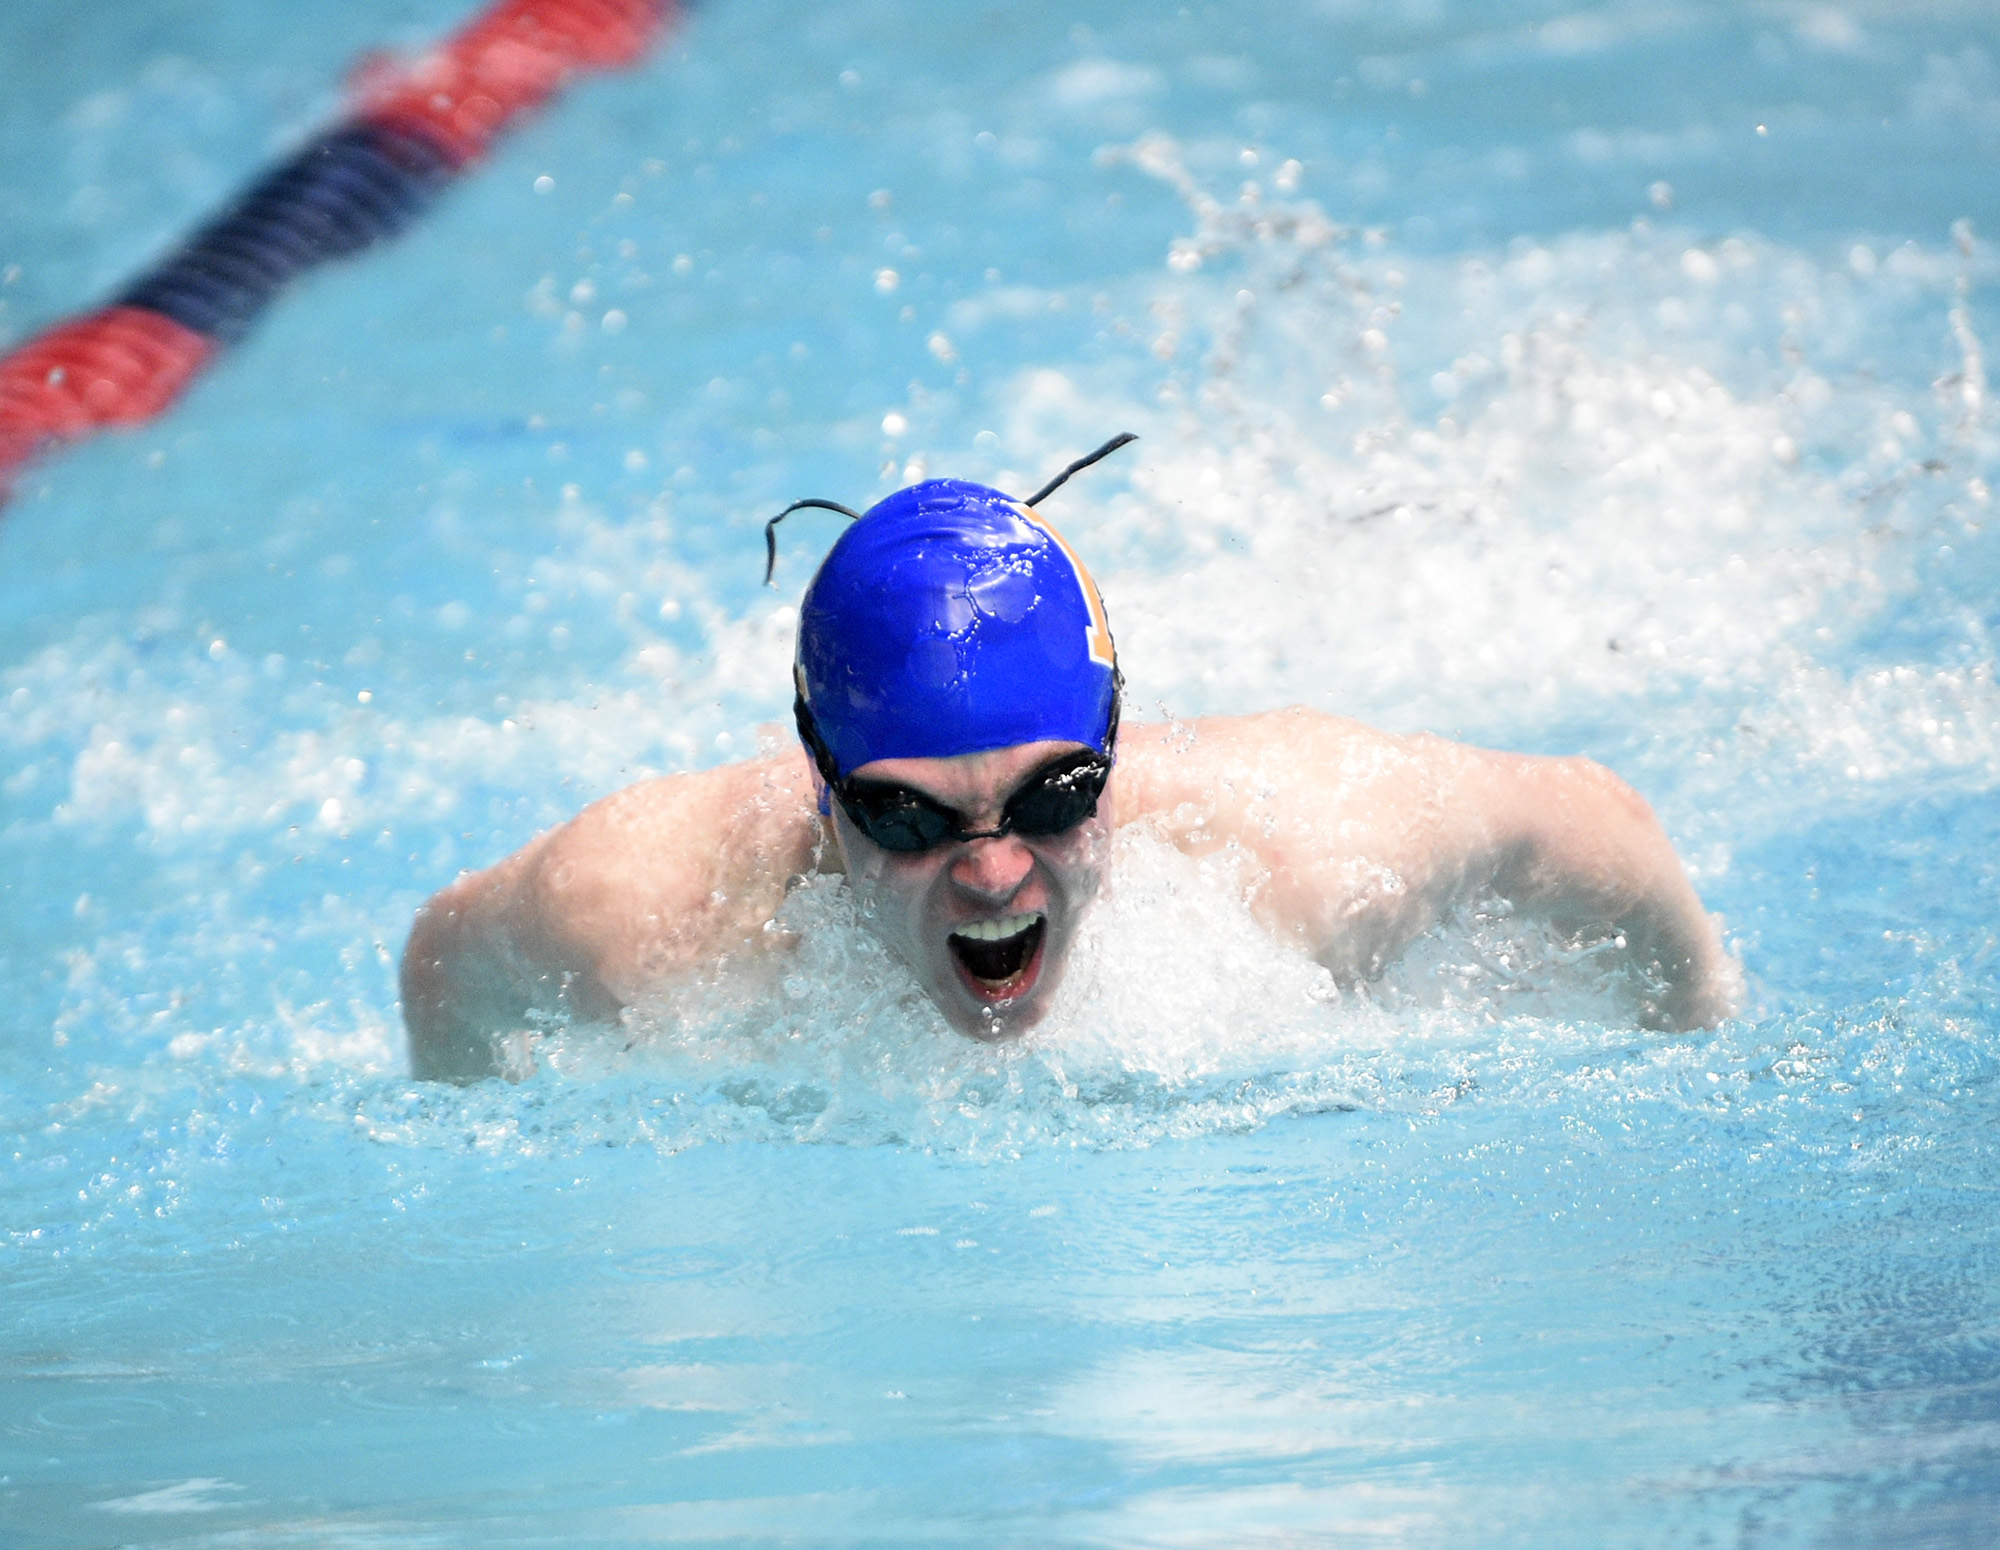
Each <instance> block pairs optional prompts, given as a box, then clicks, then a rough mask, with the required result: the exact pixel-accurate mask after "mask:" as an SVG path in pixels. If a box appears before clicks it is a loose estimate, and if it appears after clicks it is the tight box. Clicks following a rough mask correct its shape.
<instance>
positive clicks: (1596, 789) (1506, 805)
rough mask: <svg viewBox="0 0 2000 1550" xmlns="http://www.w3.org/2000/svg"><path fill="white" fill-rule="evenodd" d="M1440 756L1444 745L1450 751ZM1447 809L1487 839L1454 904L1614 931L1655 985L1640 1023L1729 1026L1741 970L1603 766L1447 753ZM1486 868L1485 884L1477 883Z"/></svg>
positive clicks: (1654, 822) (1641, 808)
mask: <svg viewBox="0 0 2000 1550" xmlns="http://www.w3.org/2000/svg"><path fill="white" fill-rule="evenodd" d="M1447 746H1449V745H1447ZM1449 762H1450V764H1451V765H1452V769H1451V771H1450V773H1449V774H1448V775H1447V777H1446V782H1445V784H1446V787H1447V792H1448V793H1449V794H1448V795H1447V800H1448V801H1449V800H1453V799H1454V798H1455V799H1456V801H1457V802H1458V803H1459V804H1460V805H1461V809H1462V811H1464V812H1465V813H1466V814H1467V815H1468V820H1469V822H1468V823H1467V824H1461V825H1460V826H1458V827H1461V828H1464V827H1470V826H1472V825H1476V826H1478V827H1479V828H1483V829H1484V830H1485V833H1484V834H1481V835H1478V836H1477V837H1476V838H1474V839H1473V840H1471V842H1470V844H1469V845H1468V847H1467V848H1468V849H1469V850H1476V851H1477V853H1478V855H1479V861H1478V863H1477V864H1476V865H1475V866H1473V867H1472V868H1470V869H1469V870H1468V875H1467V878H1466V880H1465V881H1466V882H1467V883H1470V884H1471V885H1472V886H1471V888H1470V891H1469V892H1468V891H1467V890H1466V889H1465V888H1464V887H1463V886H1461V888H1460V890H1459V891H1458V894H1457V897H1455V898H1454V899H1453V900H1452V902H1453V903H1456V902H1459V901H1460V900H1462V899H1464V898H1466V897H1469V896H1470V894H1471V893H1477V892H1479V891H1480V890H1481V889H1483V888H1487V887H1490V888H1491V889H1492V890H1493V891H1494V892H1495V893H1497V894H1499V895H1500V896H1501V897H1502V898H1505V899H1507V900H1509V901H1511V902H1512V903H1513V904H1514V905H1515V906H1516V907H1517V908H1520V909H1522V910H1525V911H1527V912H1529V913H1531V914H1534V915H1538V916H1540V917H1541V918H1543V919H1545V920H1548V921H1550V922H1552V923H1553V924H1554V925H1556V926H1558V927H1560V928H1562V929H1565V930H1572V931H1574V930H1579V929H1583V928H1586V927H1590V926H1593V925H1599V924H1608V925H1610V926H1613V927H1615V928H1616V929H1617V931H1618V934H1619V935H1620V936H1621V937H1622V938H1623V939H1624V948H1625V952H1626V953H1627V954H1628V955H1629V957H1630V958H1631V959H1632V960H1633V961H1634V962H1635V963H1638V964H1640V965H1642V966H1645V967H1647V968H1648V969H1650V970H1651V971H1653V972H1654V973H1656V974H1657V975H1658V976H1659V978H1660V979H1661V980H1662V981H1663V982H1664V984H1665V986H1666V989H1665V993H1664V994H1663V995H1662V996H1661V997H1660V998H1659V1000H1658V1002H1657V1004H1650V1003H1649V1004H1647V1005H1646V1006H1645V1007H1644V1008H1643V1009H1642V1017H1643V1020H1644V1021H1645V1022H1646V1023H1647V1024H1648V1025H1649V1026H1654V1027H1662V1028H1674V1029H1685V1028H1702V1027H1712V1026H1714V1025H1715V1024H1716V1023H1718V1022H1721V1021H1722V1020H1723V1019H1725V1018H1727V1017H1730V1016H1732V1015H1734V1013H1735V1011H1736V1008H1737V1003H1738V1001H1739V999H1740V996H1741V979H1742V976H1741V971H1740V969H1739V968H1738V966H1737V964H1736V962H1735V961H1734V960H1733V959H1732V958H1731V957H1730V956H1729V954H1728V952H1727V951H1726V950H1725V949H1724V947H1723V945H1722V938H1721V933H1720V932H1719V931H1718V930H1717V927H1716V922H1715V921H1714V919H1713V918H1712V917H1710V915H1709V914H1708V913H1707V911H1706V910H1704V909H1703V908H1702V904H1701V900H1700V898H1699V897H1697V896H1696V894H1695V891H1694V887H1693V885H1692V884H1691V883H1689V881H1688V876H1687V871H1686V869H1685V868H1684V867H1683V866H1682V865H1681V860H1680V857H1679V856H1677V855H1676V854H1675V853H1674V848H1673V845H1672V843H1671V842H1670V841H1669V840H1668V839H1667V836H1666V831H1665V830H1663V829H1662V828H1661V827H1660V823H1659V820H1658V819H1657V818H1655V817H1654V815H1653V810H1652V808H1651V807H1650V806H1648V805H1647V803H1646V800H1645V798H1644V797H1642V796H1640V795H1639V793H1638V792H1636V791H1634V790H1633V789H1632V788H1631V787H1630V786H1629V785H1627V784H1626V783H1625V782H1624V781H1622V780H1620V779H1619V778H1618V777H1617V776H1616V775H1614V774H1612V773H1611V771H1610V770H1608V769H1606V768H1605V767H1604V766H1603V765H1601V764H1598V763H1596V762H1595V761H1594V760H1590V759H1583V758H1569V759H1544V758H1532V757H1528V756H1525V755H1519V754H1500V753H1488V752H1485V751H1483V750H1479V749H1464V748H1455V749H1452V750H1451V753H1450V755H1449ZM1489 865H1490V867H1491V872H1490V876H1486V877H1482V876H1481V874H1482V873H1484V872H1485V871H1486V869H1487V867H1488V866H1489Z"/></svg>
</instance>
